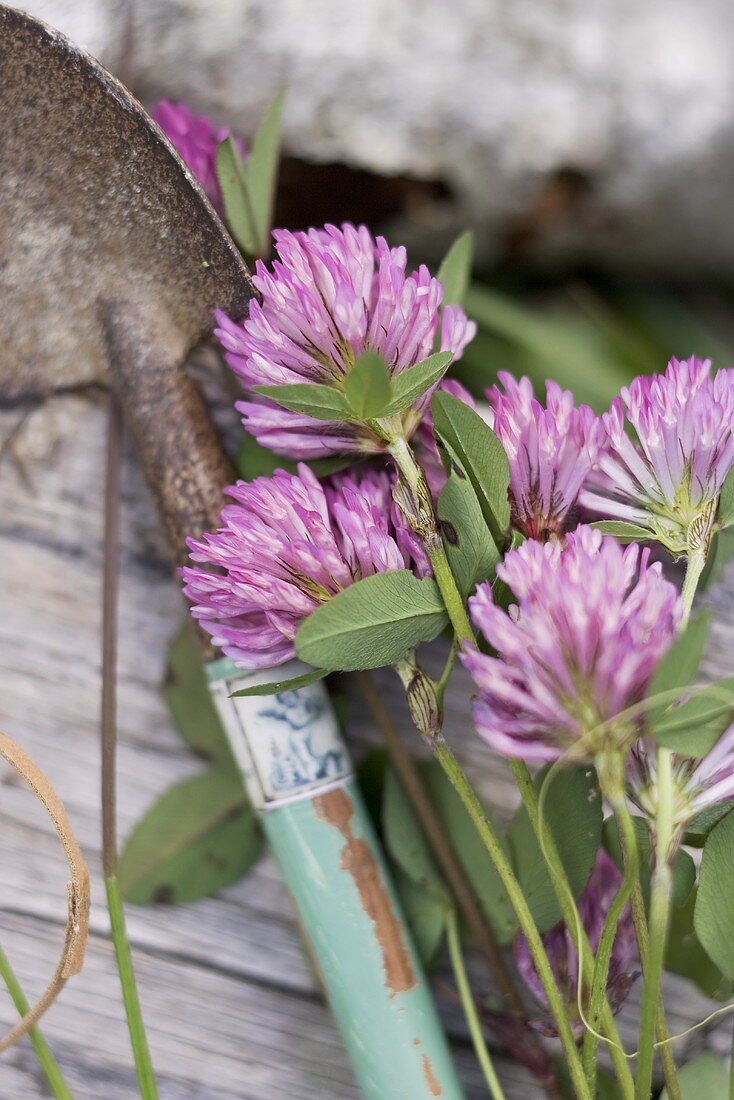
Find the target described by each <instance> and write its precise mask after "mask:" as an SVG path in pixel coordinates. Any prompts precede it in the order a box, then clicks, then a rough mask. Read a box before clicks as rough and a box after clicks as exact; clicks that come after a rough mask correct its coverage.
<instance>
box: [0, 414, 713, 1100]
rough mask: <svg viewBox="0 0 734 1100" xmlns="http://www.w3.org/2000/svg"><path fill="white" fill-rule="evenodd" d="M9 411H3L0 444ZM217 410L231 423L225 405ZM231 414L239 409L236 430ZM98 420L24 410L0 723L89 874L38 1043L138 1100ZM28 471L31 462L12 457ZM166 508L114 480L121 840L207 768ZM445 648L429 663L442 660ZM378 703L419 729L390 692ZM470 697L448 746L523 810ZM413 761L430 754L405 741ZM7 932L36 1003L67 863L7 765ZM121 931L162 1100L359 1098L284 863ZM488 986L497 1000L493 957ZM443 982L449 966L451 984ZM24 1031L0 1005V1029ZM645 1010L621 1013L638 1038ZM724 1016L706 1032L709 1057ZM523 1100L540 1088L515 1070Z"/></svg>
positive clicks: (142, 917) (699, 1008)
mask: <svg viewBox="0 0 734 1100" xmlns="http://www.w3.org/2000/svg"><path fill="white" fill-rule="evenodd" d="M17 419H18V412H17V411H15V412H0V440H2V439H3V438H4V436H5V435H7V434H8V433H9V432H10V431H11V430H12V428H13V427H14V425H15V423H16V421H17ZM223 419H224V420H227V414H226V412H225V413H223ZM229 421H230V423H231V417H229ZM104 425H105V416H104V408H103V405H102V404H101V403H100V401H99V400H95V399H89V398H88V397H79V396H65V397H63V398H55V399H52V400H50V401H48V402H46V403H45V405H44V406H42V407H40V408H38V409H37V410H35V411H32V412H31V413H30V415H29V416H28V418H27V420H26V421H25V423H24V424H23V426H22V427H21V429H20V431H19V432H18V435H17V438H16V439H15V444H14V446H15V452H16V454H17V459H18V462H16V461H15V460H14V458H13V456H12V455H10V454H9V453H6V454H5V455H4V457H3V459H2V464H0V729H3V730H4V731H5V732H7V733H8V734H9V735H10V736H12V737H14V738H15V739H17V740H18V741H19V742H20V743H21V744H22V745H23V746H24V747H25V748H26V749H27V750H28V751H29V752H30V753H31V754H32V755H33V756H34V758H35V759H36V760H37V761H38V763H39V764H40V765H41V767H42V768H44V769H45V770H46V772H47V773H48V775H49V776H50V777H51V778H52V780H53V782H54V784H55V785H56V787H57V789H58V791H59V793H60V795H61V797H62V798H63V799H64V801H65V804H66V806H67V809H68V811H69V814H70V816H71V819H72V822H73V824H74V828H75V830H76V832H77V835H78V838H79V840H80V842H81V844H82V847H83V848H84V851H85V854H86V856H87V858H88V859H89V862H90V866H91V869H92V875H93V906H92V921H91V924H92V940H91V944H90V951H89V958H88V962H87V965H86V967H85V970H84V972H83V973H82V975H80V976H79V977H78V978H76V979H74V980H73V981H72V982H71V983H69V985H68V987H67V988H66V990H65V991H64V993H63V996H62V998H61V1001H60V1002H59V1004H57V1005H56V1006H55V1007H54V1008H53V1009H52V1010H51V1012H50V1013H49V1016H48V1018H47V1020H46V1021H45V1024H44V1030H45V1031H46V1032H47V1034H48V1037H49V1039H50V1040H51V1041H52V1043H53V1045H54V1048H55V1050H56V1051H57V1054H58V1056H59V1059H60V1061H61V1063H62V1065H63V1068H64V1070H65V1072H66V1073H67V1074H68V1077H69V1080H70V1083H71V1084H72V1087H73V1090H74V1093H75V1096H76V1097H77V1100H92V1098H94V1100H98V1098H99V1097H100V1096H101V1095H104V1096H105V1097H107V1098H108V1100H118V1098H119V1100H122V1098H123V1097H132V1096H134V1095H135V1088H134V1080H133V1077H132V1074H131V1069H130V1055H129V1050H128V1044H127V1037H126V1034H125V1027H124V1020H123V1015H122V1009H121V1004H120V998H119V994H118V987H117V981H116V977H115V971H114V963H113V959H112V953H111V949H110V945H109V943H108V941H107V939H106V932H107V927H108V925H107V916H106V911H105V908H104V897H103V889H102V884H101V878H100V874H99V790H98V782H99V781H98V768H99V750H98V744H97V740H98V734H97V714H98V693H99V664H100V662H99V625H100V614H99V596H100V573H101V552H100V543H101V535H102V529H101V514H100V502H101V496H102V482H101V473H100V471H101V470H102V467H103V453H104ZM18 463H20V464H21V465H19V464H18ZM733 591H734V575H732V573H731V572H730V573H729V576H728V580H727V582H726V583H725V585H724V586H722V587H720V588H719V590H718V593H717V595H716V597H715V599H714V600H713V604H714V607H715V615H716V624H715V631H714V644H713V646H712V652H711V655H710V660H709V666H708V668H709V671H710V672H711V674H715V673H716V674H719V673H725V672H730V653H731V640H732V638H734V606H733V601H732V598H731V597H732V592H733ZM182 614H183V610H182V603H181V599H180V595H179V591H178V585H177V583H176V581H175V580H174V579H173V578H172V577H171V576H170V571H169V567H168V563H167V557H166V552H165V547H164V545H163V541H162V539H161V537H160V533H159V531H158V524H157V521H156V517H155V515H154V512H153V510H152V507H151V504H150V501H149V499H148V496H147V492H146V490H145V487H144V485H143V482H142V478H141V476H140V473H139V471H138V470H137V468H136V467H135V463H134V460H133V458H132V456H131V455H130V453H129V452H128V453H127V454H126V459H125V470H124V501H123V518H122V592H121V604H120V661H119V732H120V749H119V785H120V792H119V827H120V834H121V835H122V836H124V835H125V834H126V833H127V832H128V831H129V829H130V828H131V827H132V825H133V824H134V823H135V821H136V820H137V819H138V818H139V817H140V815H141V813H143V812H144V810H145V809H146V807H147V806H148V805H150V803H151V802H152V801H153V800H154V799H155V798H156V797H157V795H158V794H159V793H160V792H161V791H163V790H165V789H166V788H167V787H168V786H170V785H171V784H172V783H174V782H176V781H177V780H180V779H182V778H184V777H186V776H188V775H192V774H194V773H195V772H196V771H197V770H198V769H199V768H200V767H201V766H202V765H201V764H200V762H199V761H197V760H196V759H195V758H194V757H193V756H192V755H191V754H189V753H188V752H187V751H186V750H185V749H184V748H183V746H182V745H181V743H180V741H179V739H178V737H177V735H176V733H175V731H174V730H173V729H172V727H171V723H170V720H169V717H168V714H167V711H166V709H165V706H164V705H163V703H162V701H161V698H160V694H159V685H160V682H161V680H162V676H163V672H164V660H165V650H166V645H167V643H168V640H169V638H170V636H171V634H172V633H173V632H174V630H175V629H176V627H177V625H178V624H179V622H180V621H181V618H182ZM440 661H441V653H440V647H439V648H438V649H437V650H434V652H432V653H431V654H430V655H429V663H430V664H433V665H435V667H438V665H439V664H440ZM381 690H382V692H383V695H384V698H385V699H386V701H387V703H388V706H389V707H390V709H391V710H392V711H393V713H394V715H395V717H396V720H397V721H399V723H400V725H401V726H402V727H403V728H404V729H405V730H406V736H407V737H408V738H411V737H412V736H413V735H412V734H411V733H409V732H408V730H409V725H408V723H407V719H406V715H405V708H404V703H403V700H402V698H401V693H400V688H399V685H398V684H397V681H396V680H394V679H393V678H391V677H390V676H388V675H384V676H381ZM469 694H470V689H469V684H468V681H467V678H466V676H465V675H464V674H463V672H461V671H459V672H458V673H457V676H456V679H455V681H454V683H453V684H452V688H451V693H450V698H449V701H448V707H447V735H448V736H449V737H450V739H451V741H452V743H453V744H454V746H455V747H456V750H457V752H458V754H459V755H460V757H461V758H462V760H463V761H464V763H465V764H466V766H467V768H468V770H469V771H470V773H471V775H472V777H473V779H474V780H475V782H476V783H477V785H478V786H479V787H480V788H481V790H482V791H483V792H484V793H485V795H487V796H488V797H490V798H491V800H492V802H493V804H494V805H495V806H496V807H497V808H498V812H499V814H500V816H501V817H505V818H506V817H507V816H508V815H509V814H510V813H511V811H512V809H513V807H514V806H515V805H516V801H517V798H516V794H515V791H514V789H513V786H512V784H511V782H510V781H509V778H508V773H507V769H506V767H505V765H504V764H503V763H502V762H501V761H499V760H497V759H496V758H494V757H493V756H492V755H491V754H490V753H488V752H487V751H486V749H485V748H484V746H483V745H482V744H481V742H480V741H479V739H478V738H477V737H476V736H475V735H474V734H473V732H472V730H471V723H470V718H469ZM348 735H349V738H350V741H351V743H352V746H353V748H354V751H355V754H359V753H360V752H362V751H363V750H364V748H365V747H366V746H368V745H371V744H374V743H377V742H378V740H379V737H378V734H377V733H376V731H375V730H374V729H372V728H371V727H370V724H369V721H368V719H367V718H366V716H365V714H364V712H363V709H362V708H361V707H359V706H355V707H354V709H353V715H352V718H351V719H350V721H349V725H348ZM415 749H416V752H421V751H422V746H420V745H419V744H418V743H417V740H416V743H415ZM0 838H1V839H0V859H1V867H2V870H1V872H0V939H1V940H2V943H3V945H4V946H5V948H6V949H7V951H8V953H9V955H10V957H11V958H12V960H13V963H14V965H15V966H16V969H17V971H18V974H19V976H20V978H21V980H22V981H23V984H24V985H25V987H26V990H27V993H28V994H29V995H33V994H34V993H37V992H39V991H40V989H41V987H42V985H43V981H44V978H45V977H46V976H47V975H48V974H49V973H50V971H51V969H52V966H53V961H54V958H55V952H57V950H58V948H59V945H60V935H61V928H62V924H63V913H64V905H65V885H64V884H65V878H66V869H65V866H64V863H63V859H62V857H61V853H60V851H59V849H58V847H57V845H56V842H55V839H54V836H53V831H52V828H51V825H50V822H48V820H47V819H46V818H45V817H44V815H43V813H42V812H41V811H40V809H39V808H38V806H37V805H36V804H35V803H34V800H33V799H32V797H31V796H30V794H29V793H28V792H27V791H26V790H25V788H24V787H23V786H22V784H19V783H18V782H17V780H16V778H15V776H14V775H12V774H11V773H10V772H9V771H8V769H7V768H2V769H0ZM128 921H129V930H130V936H131V940H132V942H133V944H134V945H135V949H136V961H137V965H138V973H139V979H140V985H141V994H142V998H143V1003H144V1008H145V1014H146V1020H147V1023H148V1026H149V1030H150V1037H151V1045H152V1048H153V1052H154V1057H155V1061H156V1067H157V1069H158V1072H159V1074H160V1078H161V1095H162V1097H164V1098H165V1100H193V1098H196V1100H213V1098H214V1097H216V1098H218V1100H249V1098H253V1100H255V1098H258V1100H260V1098H262V1097H264V1096H266V1095H267V1096H273V1097H276V1098H280V1097H282V1098H288V1100H312V1098H313V1100H316V1097H319V1098H321V1100H351V1098H352V1097H354V1098H355V1100H356V1097H357V1093H356V1091H355V1087H354V1084H353V1081H352V1078H351V1075H350V1071H349V1068H348V1066H347V1064H346V1061H345V1058H344V1055H343V1053H342V1050H341V1047H340V1044H339V1040H338V1036H337V1034H336V1031H335V1028H334V1025H333V1022H332V1021H331V1019H330V1016H329V1013H328V1011H327V1009H326V1008H325V1006H324V1005H323V1004H322V1003H321V1000H320V997H319V994H318V990H317V988H316V985H315V982H314V979H313V976H312V974H311V972H310V970H309V967H308V965H307V963H306V962H305V960H304V957H303V954H302V951H301V948H300V944H299V939H298V931H297V926H296V922H295V920H294V917H293V913H292V910H291V907H290V903H289V900H288V897H287V894H286V892H285V890H284V888H283V886H282V883H281V881H280V878H279V875H278V871H277V867H276V866H275V865H274V863H273V861H272V860H271V859H270V858H269V857H267V856H266V857H265V858H264V859H263V860H261V862H260V863H259V864H258V866H257V867H256V868H255V869H254V870H253V872H252V873H251V874H250V875H249V876H248V877H247V879H246V880H244V881H243V882H240V883H237V884H236V885H235V886H233V887H231V888H230V889H228V890H226V891H224V892H223V894H222V895H221V896H220V897H218V898H216V899H210V900H206V901H202V902H200V903H198V904H197V905H193V906H188V907H182V908H153V909H140V908H135V907H129V910H128ZM474 973H475V978H476V984H477V989H478V990H479V991H480V992H484V991H486V987H487V982H486V979H485V977H484V973H483V971H482V968H481V966H476V967H475V968H474ZM440 976H441V975H439V977H440ZM443 984H444V983H443V982H441V981H439V983H438V988H439V993H438V996H439V1003H440V1006H441V1010H442V1012H443V1014H444V1018H445V1020H446V1023H447V1026H448V1028H449V1031H450V1033H451V1034H452V1035H453V1036H454V1037H455V1039H456V1051H457V1058H458V1061H459V1064H460V1067H461V1071H462V1074H463V1076H464V1079H465V1080H466V1083H467V1088H468V1091H469V1095H470V1097H472V1100H473V1098H475V1097H476V1098H478V1097H480V1096H483V1095H485V1090H484V1088H483V1086H482V1084H481V1081H480V1078H479V1075H478V1073H477V1069H476V1066H475V1064H474V1060H473V1056H472V1054H471V1051H470V1050H469V1049H468V1046H467V1043H466V1034H465V1028H464V1025H463V1021H461V1019H460V1014H459V1013H458V1012H457V1009H456V1006H455V1005H454V1004H452V1003H451V1001H450V999H448V998H446V996H445V995H444V994H443V993H442V992H441V987H442V986H443ZM706 1010H707V1006H706V1002H705V1001H704V999H703V998H700V997H696V996H694V995H692V994H691V993H690V990H689V987H688V986H687V985H686V984H685V983H683V982H677V983H676V982H673V983H671V1022H672V1025H673V1028H674V1029H675V1030H680V1029H682V1028H683V1027H686V1026H688V1025H689V1024H690V1022H692V1021H693V1020H694V1019H696V1018H700V1016H701V1015H703V1014H704V1013H705V1011H706ZM13 1018H14V1014H13V1009H12V1006H11V1005H10V1003H9V1001H8V998H7V995H5V994H4V993H2V992H0V1022H2V1023H5V1024H9V1023H10V1022H11V1021H12V1020H13ZM634 1019H635V1007H634V1003H631V1005H630V1007H629V1008H628V1009H627V1010H626V1011H625V1013H624V1014H623V1017H622V1025H623V1032H624V1035H625V1039H626V1041H628V1042H629V1044H630V1045H632V1043H633V1041H634ZM729 1026H730V1025H728V1024H724V1025H722V1026H721V1027H719V1028H714V1029H713V1030H712V1031H711V1032H710V1033H707V1035H706V1037H705V1039H703V1040H702V1039H701V1037H694V1038H693V1039H691V1040H688V1041H687V1042H688V1043H689V1044H691V1043H695V1044H699V1045H700V1043H701V1042H702V1041H705V1042H707V1043H709V1045H713V1046H714V1047H719V1046H721V1045H722V1044H723V1040H724V1037H725V1034H726V1032H728V1030H729ZM498 1065H499V1068H500V1073H501V1075H502V1077H503V1080H504V1082H505V1083H506V1086H507V1091H508V1096H509V1097H511V1098H513V1100H520V1098H523V1100H525V1098H528V1100H531V1098H533V1097H534V1096H536V1095H537V1092H536V1090H535V1089H534V1087H533V1085H532V1083H531V1082H530V1081H529V1079H528V1076H527V1074H525V1073H524V1072H523V1071H522V1070H520V1069H518V1068H517V1067H516V1066H514V1065H512V1064H511V1063H509V1062H507V1061H506V1060H505V1059H503V1058H501V1057H500V1058H499V1059H498ZM43 1095H45V1093H44V1091H43V1085H42V1082H41V1080H40V1078H39V1075H38V1069H37V1066H36V1063H35V1060H34V1058H33V1056H32V1052H31V1051H30V1049H29V1048H28V1046H27V1044H26V1043H24V1044H22V1045H21V1046H19V1047H17V1048H16V1049H14V1050H12V1051H10V1052H8V1053H7V1054H6V1055H4V1056H3V1057H2V1060H0V1098H3V1100H4V1098H5V1097H7V1098H8V1100H10V1098H13V1100H26V1098H30V1097H39V1096H43Z"/></svg>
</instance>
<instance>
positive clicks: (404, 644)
mask: <svg viewBox="0 0 734 1100" xmlns="http://www.w3.org/2000/svg"><path fill="white" fill-rule="evenodd" d="M447 622H448V616H447V614H446V609H445V607H444V605H443V601H442V600H441V595H440V593H439V590H438V587H437V585H436V583H435V582H434V581H432V580H429V579H428V578H426V579H424V580H418V578H417V577H416V576H414V574H413V573H411V572H409V570H407V569H396V570H393V571H391V572H389V573H376V574H375V575H374V576H372V577H366V578H365V579H364V580H361V581H357V583H356V584H353V585H350V587H349V588H345V589H344V591H343V592H340V593H339V594H338V595H337V596H334V597H333V599H331V600H329V601H328V603H325V604H322V606H321V607H320V608H318V609H317V610H316V611H314V612H313V614H311V615H309V617H308V618H307V619H305V620H304V622H303V623H302V624H301V627H300V629H299V631H298V634H297V635H296V651H297V653H298V656H299V657H300V658H301V660H302V661H305V662H306V663H307V664H310V665H314V666H315V667H317V668H325V669H330V670H337V669H339V670H343V671H353V670H356V669H365V668H381V667H383V666H385V665H393V664H395V662H396V661H398V660H400V659H401V658H402V657H404V656H405V654H406V653H407V652H408V650H409V649H413V648H414V647H415V646H417V645H419V644H420V643H421V642H429V641H431V640H432V639H433V638H435V637H436V636H437V635H438V634H440V632H441V631H442V630H443V628H444V627H445V626H446V623H447Z"/></svg>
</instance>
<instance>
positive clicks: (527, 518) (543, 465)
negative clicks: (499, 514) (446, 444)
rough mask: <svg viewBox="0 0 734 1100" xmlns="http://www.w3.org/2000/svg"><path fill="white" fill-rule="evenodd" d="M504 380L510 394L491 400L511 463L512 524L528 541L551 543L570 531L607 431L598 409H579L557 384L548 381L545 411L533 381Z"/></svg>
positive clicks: (496, 390)
mask: <svg viewBox="0 0 734 1100" xmlns="http://www.w3.org/2000/svg"><path fill="white" fill-rule="evenodd" d="M498 377H499V380H500V382H501V383H502V386H503V387H504V392H503V390H502V389H500V387H499V386H493V387H492V388H491V389H489V390H487V391H486V396H487V400H488V401H489V404H490V407H491V409H492V413H493V418H492V420H491V421H490V423H491V424H492V427H493V429H494V431H495V433H496V435H497V436H498V437H499V439H500V442H501V443H502V445H503V447H504V448H505V451H506V452H507V457H508V459H509V463H510V503H511V510H512V524H513V526H514V527H516V528H517V529H518V530H519V531H521V532H522V533H523V534H524V535H526V536H527V537H528V538H532V539H541V540H545V539H548V538H550V537H551V536H553V535H558V534H560V533H561V532H562V531H563V530H564V528H565V523H566V520H567V517H568V514H569V512H570V511H571V509H572V508H573V506H574V504H575V503H576V499H577V497H578V495H579V492H580V490H581V487H582V485H583V483H584V481H585V479H586V476H587V474H588V473H589V471H590V470H591V468H592V466H593V465H594V463H595V462H596V461H597V459H598V457H599V453H600V449H601V444H602V441H603V438H604V430H603V427H602V424H601V422H600V421H599V419H598V417H597V416H596V415H595V414H594V412H593V410H592V409H590V408H589V406H588V405H579V406H578V408H577V407H576V406H575V404H574V399H573V394H572V393H571V392H570V391H569V390H562V389H561V388H560V386H559V385H558V384H557V383H556V382H546V403H545V407H544V406H543V405H542V404H541V402H540V401H538V400H537V398H536V397H535V396H534V394H533V387H532V384H531V382H530V379H529V378H521V379H520V381H519V382H518V381H517V379H515V378H514V377H513V376H512V375H511V374H507V373H506V372H501V373H500V374H499V375H498Z"/></svg>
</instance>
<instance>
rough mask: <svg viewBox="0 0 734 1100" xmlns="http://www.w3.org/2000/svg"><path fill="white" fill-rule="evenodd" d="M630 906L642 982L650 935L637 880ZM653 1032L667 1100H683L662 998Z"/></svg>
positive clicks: (643, 901) (659, 1002)
mask: <svg viewBox="0 0 734 1100" xmlns="http://www.w3.org/2000/svg"><path fill="white" fill-rule="evenodd" d="M631 904H632V919H633V921H634V925H635V934H636V936H637V947H638V949H639V952H640V963H641V966H642V977H643V980H644V978H645V974H646V973H647V957H648V954H649V951H650V933H649V931H648V928H647V914H646V913H645V899H644V898H643V896H642V887H641V886H640V881H639V879H638V880H637V882H636V883H635V886H634V889H633V891H632V898H631ZM655 1031H656V1034H657V1037H658V1050H659V1051H660V1060H661V1061H662V1063H663V1073H664V1074H665V1087H666V1088H667V1090H668V1100H683V1098H682V1094H681V1091H680V1082H679V1081H678V1069H677V1067H676V1064H675V1058H674V1056H673V1049H672V1047H671V1045H670V1031H669V1030H668V1021H667V1020H666V1018H665V1007H664V1005H663V999H662V997H661V998H660V1000H659V1001H658V1011H657V1019H656V1023H655Z"/></svg>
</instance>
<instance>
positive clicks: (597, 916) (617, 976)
mask: <svg viewBox="0 0 734 1100" xmlns="http://www.w3.org/2000/svg"><path fill="white" fill-rule="evenodd" d="M621 881H622V876H621V874H620V872H619V870H618V869H617V867H616V864H615V863H614V862H613V860H612V859H611V858H610V857H609V856H608V855H607V853H606V852H605V851H604V849H603V848H600V849H599V852H598V853H597V857H596V863H595V865H594V868H593V870H592V872H591V875H590V876H589V880H588V882H587V884H586V886H585V888H584V890H583V893H582V894H581V897H580V899H579V903H578V908H579V917H580V918H581V923H582V925H583V927H584V929H585V930H586V934H587V936H588V938H589V944H590V946H591V949H592V951H596V949H597V947H598V946H599V940H600V939H601V933H602V928H603V926H604V919H605V917H606V915H607V910H608V909H609V906H610V905H611V903H612V901H613V899H614V896H615V894H616V893H617V891H618V889H619V886H620V883H621ZM543 944H544V946H545V949H546V952H547V953H548V960H549V962H550V964H551V968H552V970H553V974H554V977H555V979H556V982H557V983H558V987H559V989H560V990H561V994H562V996H563V998H564V1000H565V1002H566V1005H567V1007H568V1012H569V1017H570V1019H571V1021H572V1027H573V1030H574V1032H575V1034H576V1035H577V1036H580V1035H581V1034H582V1033H583V1030H584V1025H583V1021H582V1020H581V1017H580V1015H579V1012H578V1001H577V993H578V955H577V954H576V948H575V946H574V942H573V938H572V936H571V933H570V932H569V930H568V928H567V926H566V925H565V924H564V923H563V922H560V923H559V924H557V925H556V926H555V927H554V928H551V930H550V931H549V932H546V933H545V935H544V936H543ZM514 955H515V962H516V964H517V968H518V971H519V973H520V976H521V978H522V979H523V981H524V982H525V984H526V985H527V986H528V988H529V989H530V991H531V992H532V994H533V995H534V996H535V997H536V999H537V1000H538V1001H539V1002H540V1003H541V1004H542V1005H543V1006H544V1007H545V1008H546V1009H547V1007H548V1002H547V999H546V996H545V991H544V989H543V986H542V984H541V981H540V978H539V977H538V973H537V971H536V969H535V966H534V964H533V960H532V957H531V955H530V949H529V947H528V943H527V940H526V939H525V936H524V935H523V934H522V933H520V934H519V935H518V936H517V938H516V940H515V943H514ZM636 964H637V942H636V938H635V929H634V923H633V921H632V912H631V909H630V907H629V905H628V906H627V907H626V908H625V909H624V910H623V912H622V917H621V919H620V921H619V924H618V926H617V932H616V936H615V939H614V945H613V947H612V956H611V961H610V965H609V976H608V978H607V996H608V999H609V1004H610V1007H611V1009H612V1011H613V1012H615V1013H616V1012H619V1010H620V1008H621V1007H622V1005H623V1004H624V1001H625V998H626V997H627V994H628V993H629V990H630V988H631V986H632V984H633V982H634V981H635V978H636V977H637V974H638V972H639V971H638V969H637V965H636ZM536 1026H537V1028H538V1029H539V1030H540V1031H543V1032H544V1033H545V1034H548V1035H555V1034H556V1032H555V1029H554V1027H553V1024H552V1022H551V1020H550V1019H549V1018H547V1017H544V1018H543V1019H542V1020H538V1021H536Z"/></svg>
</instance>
